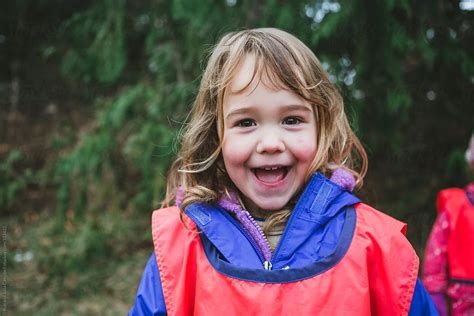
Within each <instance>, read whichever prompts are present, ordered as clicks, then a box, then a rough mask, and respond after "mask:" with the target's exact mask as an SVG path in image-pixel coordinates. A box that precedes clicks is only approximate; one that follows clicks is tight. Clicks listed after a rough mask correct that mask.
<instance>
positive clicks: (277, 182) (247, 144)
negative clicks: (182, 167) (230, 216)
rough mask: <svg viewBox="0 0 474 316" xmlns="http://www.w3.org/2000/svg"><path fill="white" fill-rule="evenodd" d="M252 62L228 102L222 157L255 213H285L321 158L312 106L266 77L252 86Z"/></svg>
mask: <svg viewBox="0 0 474 316" xmlns="http://www.w3.org/2000/svg"><path fill="white" fill-rule="evenodd" d="M254 66H255V57H254V56H252V55H249V56H247V57H246V58H245V59H244V60H243V61H242V62H241V64H240V66H239V67H238V68H237V71H236V74H235V76H234V78H233V80H232V82H231V83H230V85H229V87H228V88H227V91H226V93H225V96H224V104H223V127H224V129H223V130H224V132H223V139H222V155H223V159H224V165H225V168H226V170H227V173H228V175H229V177H230V179H231V180H232V182H233V183H234V184H235V186H236V187H237V188H238V189H239V190H240V192H242V194H243V195H244V196H243V199H244V202H245V204H246V207H247V208H248V209H249V210H252V211H258V210H266V211H276V210H280V209H282V208H283V207H285V205H287V203H288V202H289V200H290V199H291V198H292V197H293V195H294V194H295V193H296V192H298V190H299V189H300V188H301V187H302V186H303V185H304V182H305V175H306V171H307V170H308V168H309V166H310V164H311V162H312V161H313V158H314V156H315V153H316V122H315V116H314V111H313V108H312V106H311V105H310V104H309V103H308V102H307V101H305V100H304V99H303V98H301V97H300V96H299V95H297V94H296V93H294V92H292V91H289V90H276V89H275V88H271V87H269V85H267V84H266V82H268V80H267V79H266V78H265V77H263V76H262V77H260V76H258V75H257V76H255V78H254V80H253V81H252V82H251V83H250V85H248V87H247V88H246V89H244V90H243V91H241V90H242V89H243V88H244V87H245V86H246V85H247V84H248V82H249V81H250V80H251V78H252V74H253V70H254Z"/></svg>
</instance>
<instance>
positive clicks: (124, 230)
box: [2, 212, 152, 315]
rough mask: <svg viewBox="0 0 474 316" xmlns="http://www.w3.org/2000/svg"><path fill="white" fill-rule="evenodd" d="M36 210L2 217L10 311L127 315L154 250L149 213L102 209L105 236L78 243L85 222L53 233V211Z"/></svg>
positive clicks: (41, 313)
mask: <svg viewBox="0 0 474 316" xmlns="http://www.w3.org/2000/svg"><path fill="white" fill-rule="evenodd" d="M33 214H34V213H26V214H24V215H23V216H21V217H20V216H17V217H13V218H9V219H6V220H5V221H3V219H2V222H5V223H6V225H5V226H6V227H7V240H6V242H7V243H6V245H7V265H6V268H7V269H6V276H7V291H6V293H7V297H6V303H7V309H6V310H7V313H6V315H9V314H11V315H31V314H34V315H99V314H100V315H125V314H126V313H127V312H128V310H129V309H130V308H131V306H132V305H133V302H134V298H135V293H136V289H137V287H138V284H139V281H140V277H141V273H142V271H143V268H144V266H145V264H146V262H147V260H148V258H149V256H150V255H151V252H152V245H151V235H150V232H149V228H147V226H148V223H147V222H149V217H147V216H141V217H142V218H139V219H138V220H136V221H135V222H133V223H132V222H131V221H130V220H129V219H127V214H119V213H115V214H100V215H99V216H98V217H97V223H98V224H99V225H102V226H100V227H99V228H100V230H102V231H105V233H104V234H103V235H99V236H98V237H99V238H101V240H93V239H92V240H89V241H87V244H86V245H85V246H84V245H83V246H80V244H81V242H78V241H77V239H80V238H81V237H80V234H81V229H83V227H82V226H84V225H85V224H77V223H75V224H74V225H76V227H74V228H68V230H69V231H65V232H64V233H60V234H57V233H56V234H54V233H52V232H53V231H54V221H53V218H54V217H53V216H51V215H50V214H48V213H46V212H45V213H42V214H40V215H33ZM105 223H107V225H108V226H106V225H105ZM70 225H72V224H70ZM132 236H133V239H132V238H131V237H132ZM95 244H98V245H100V247H96V245H95ZM72 245H79V246H78V248H80V247H82V248H83V249H82V250H81V249H76V248H75V247H71V246H72ZM84 247H85V248H86V251H84ZM94 247H95V248H94ZM90 249H92V250H97V249H103V250H104V251H103V253H98V252H94V251H92V252H91V251H89V250H90Z"/></svg>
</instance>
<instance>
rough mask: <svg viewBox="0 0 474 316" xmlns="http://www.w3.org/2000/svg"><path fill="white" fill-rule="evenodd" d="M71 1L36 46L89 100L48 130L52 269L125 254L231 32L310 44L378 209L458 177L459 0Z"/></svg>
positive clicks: (462, 112) (6, 187)
mask: <svg viewBox="0 0 474 316" xmlns="http://www.w3.org/2000/svg"><path fill="white" fill-rule="evenodd" d="M13 3H14V2H12V6H13ZM25 3H27V2H21V7H22V10H25V12H26V8H27V7H28V6H27V5H26V4H25ZM41 3H42V5H43V6H44V7H48V6H49V7H63V6H62V5H60V3H59V2H54V1H43V2H41ZM19 6H20V5H19ZM71 6H73V8H71V9H70V10H72V11H73V12H74V14H72V15H71V16H69V17H67V18H66V19H64V18H62V20H61V21H60V22H61V23H60V27H59V34H58V36H57V37H54V39H55V42H53V43H51V42H48V43H45V44H43V43H41V44H42V45H41V47H46V48H45V49H43V56H45V57H46V58H48V59H49V61H54V60H55V59H53V57H55V58H56V59H57V60H59V62H58V63H59V64H60V68H61V71H62V73H63V75H64V78H65V79H66V81H67V82H68V83H70V84H71V85H72V86H74V85H75V84H76V83H79V82H80V83H81V84H80V86H81V87H82V88H83V90H79V89H78V90H79V91H77V93H78V95H81V94H83V95H84V96H87V97H89V98H90V96H91V95H92V96H93V97H94V98H95V102H94V103H93V106H91V107H92V109H93V110H94V115H93V116H92V119H91V120H90V122H88V123H87V124H86V125H85V126H81V128H80V130H79V132H78V133H77V134H76V135H75V137H67V138H61V137H57V138H55V139H54V140H53V141H52V143H51V144H50V147H49V148H48V149H51V150H53V151H58V152H59V157H58V158H57V160H56V161H54V162H50V164H47V168H48V173H45V174H44V184H46V185H47V186H49V185H51V184H53V185H54V188H57V191H56V217H55V218H54V224H51V227H49V228H48V229H47V230H45V231H44V232H41V233H40V235H42V236H52V237H51V239H52V240H51V241H50V243H49V244H48V243H45V244H44V245H38V247H37V252H38V253H42V254H44V256H41V257H40V259H39V262H40V267H41V268H42V269H44V270H46V271H47V272H48V273H49V275H50V277H51V279H57V280H60V279H61V277H63V276H64V275H67V274H69V273H70V272H71V271H72V273H74V274H80V271H81V269H82V268H83V267H85V266H87V265H88V264H89V263H90V262H94V263H98V264H100V263H103V262H104V261H105V256H106V255H107V256H111V257H112V258H118V257H120V256H121V255H122V256H124V257H126V255H124V254H123V253H125V252H126V251H127V250H126V249H127V247H128V249H133V247H138V246H139V245H140V243H143V242H144V240H147V236H146V234H147V233H149V231H147V230H146V229H145V227H147V224H146V223H147V222H148V221H149V212H150V211H151V209H153V208H156V207H158V206H159V202H160V200H161V199H162V198H163V193H164V190H165V184H166V183H165V177H166V174H167V170H168V167H169V164H170V162H171V160H172V159H173V157H174V154H175V152H176V149H177V148H176V147H177V146H176V144H177V143H176V135H177V131H178V130H179V128H180V127H181V125H182V123H183V122H184V120H185V118H186V116H187V115H188V113H189V109H190V106H191V104H192V102H193V96H194V95H195V92H196V89H197V85H198V83H199V78H200V75H201V73H202V70H203V68H204V64H205V59H206V57H207V55H208V53H209V50H210V48H211V47H212V45H214V44H215V43H216V41H217V40H218V39H219V38H220V37H221V36H222V35H223V34H224V33H226V32H228V31H235V30H240V29H243V28H251V27H260V26H272V27H279V28H282V29H284V30H287V31H289V32H291V33H293V34H295V35H296V36H297V37H298V38H300V39H301V40H302V41H303V42H305V43H307V44H308V46H309V47H310V48H311V49H312V50H313V51H314V52H315V53H316V55H317V56H318V58H319V59H320V60H321V62H322V63H323V65H324V66H325V67H326V68H327V70H328V72H329V73H330V75H331V80H333V81H334V82H335V83H336V84H337V85H338V86H339V87H340V90H341V92H342V94H343V96H344V99H345V102H346V107H347V113H349V114H350V117H351V120H352V121H353V122H352V123H353V126H354V127H356V131H357V133H358V135H359V136H360V137H361V139H362V142H363V143H364V145H365V146H366V147H367V148H368V149H369V155H370V159H371V164H370V165H371V173H370V176H372V177H375V178H376V179H377V181H373V182H374V183H375V185H372V188H377V190H379V192H378V193H377V192H375V193H373V196H378V195H380V196H383V192H390V196H389V197H387V198H386V201H384V203H385V204H384V203H382V205H375V206H381V208H382V209H384V206H388V207H389V208H388V209H389V210H390V208H399V209H404V210H406V211H405V213H395V212H396V211H394V213H392V214H394V215H397V214H399V215H400V214H401V217H404V216H412V217H416V216H417V215H416V214H418V213H422V212H419V210H424V211H423V212H424V213H425V214H426V213H427V212H430V211H431V204H430V203H431V202H432V201H431V200H430V199H431V198H432V196H433V195H434V193H433V192H435V191H436V190H438V189H439V188H440V187H442V186H445V185H447V184H448V183H449V184H456V181H458V183H460V182H461V181H460V179H465V177H464V176H465V170H464V169H463V168H462V165H463V161H462V155H461V153H462V151H463V148H464V146H465V144H466V143H467V139H468V137H469V135H470V133H471V132H472V128H473V125H472V117H474V107H472V93H471V90H472V80H473V79H472V78H473V77H474V60H473V57H472V56H474V55H473V53H474V52H473V45H472V43H474V39H473V38H472V35H473V34H474V33H473V32H472V28H473V27H474V26H473V24H472V21H473V19H472V17H473V15H472V14H473V11H471V12H466V11H461V10H460V9H459V7H458V5H457V4H456V2H446V1H442V0H434V1H431V2H429V3H423V2H410V1H407V0H403V1H395V0H386V1H378V0H377V1H375V0H372V1H364V2H361V1H348V0H341V1H335V0H321V1H303V0H297V1H291V2H288V1H277V0H268V1H264V2H261V1H260V2H254V1H248V0H243V1H240V0H237V1H232V0H228V1H212V0H204V1H199V2H198V1H186V0H172V1H151V0H145V1H138V2H137V1H125V0H119V1H112V0H101V1H95V2H77V3H74V4H71ZM0 14H3V13H0ZM61 17H64V15H62V16H61ZM15 23H16V22H15ZM51 25H53V23H51ZM56 27H57V23H56V21H55V24H54V28H56ZM91 107H88V109H91ZM21 161H22V159H21V154H20V152H18V151H13V152H11V153H10V154H9V155H8V157H7V158H6V159H5V160H3V161H1V162H0V207H1V208H5V207H8V206H9V205H12V203H14V202H15V200H16V199H17V198H18V197H19V196H20V193H21V192H22V191H23V190H24V189H25V188H26V187H27V185H28V183H29V181H30V180H31V179H32V178H31V177H32V176H31V173H30V172H28V171H27V172H18V171H17V168H15V167H16V166H15V164H17V163H20V162H21ZM434 170H436V172H434ZM377 175H378V177H379V178H377ZM367 182H368V183H369V185H370V179H369V181H367ZM369 190H370V189H369ZM394 192H396V193H394ZM406 192H409V193H406ZM370 193H371V191H369V195H370ZM397 194H398V195H397ZM387 195H388V194H387ZM417 212H418V213H417ZM413 214H415V215H413ZM422 215H423V214H422ZM425 217H426V216H425ZM402 219H403V218H402ZM137 221H139V223H140V225H139V224H136V222H137ZM121 223H122V224H121ZM415 223H416V221H415ZM412 231H413V230H412ZM414 231H417V230H416V229H415V230H414ZM419 231H423V232H424V231H426V229H425V230H419ZM136 232H140V233H139V237H137V236H135V233H136ZM122 234H123V235H122ZM411 237H412V238H415V241H417V242H421V241H422V240H423V238H425V236H411ZM110 240H113V241H114V242H113V243H112V242H111V241H110ZM51 243H53V244H54V247H51ZM118 245H120V246H118ZM147 246H149V245H147ZM56 276H60V278H55V277H56ZM81 282H82V281H81ZM81 282H80V283H81ZM86 283H87V282H86V280H83V282H82V283H81V284H79V285H77V286H78V287H80V286H82V285H84V284H86ZM72 284H74V283H72ZM73 288H75V286H70V289H73Z"/></svg>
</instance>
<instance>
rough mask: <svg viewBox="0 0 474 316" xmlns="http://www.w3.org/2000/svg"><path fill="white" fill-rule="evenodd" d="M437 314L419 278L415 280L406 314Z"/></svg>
mask: <svg viewBox="0 0 474 316" xmlns="http://www.w3.org/2000/svg"><path fill="white" fill-rule="evenodd" d="M434 315H436V316H437V315H439V313H438V311H437V310H436V307H435V305H434V304H433V301H432V300H431V297H430V295H429V294H428V292H427V291H426V289H425V287H424V286H423V284H422V283H421V281H420V279H417V280H416V285H415V291H414V293H413V298H412V300H411V305H410V311H409V312H408V316H434Z"/></svg>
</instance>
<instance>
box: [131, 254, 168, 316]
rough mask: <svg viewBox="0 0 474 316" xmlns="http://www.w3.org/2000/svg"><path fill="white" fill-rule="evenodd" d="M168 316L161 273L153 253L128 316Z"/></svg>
mask: <svg viewBox="0 0 474 316" xmlns="http://www.w3.org/2000/svg"><path fill="white" fill-rule="evenodd" d="M158 315H160V316H161V315H166V306H165V299H164V297H163V289H162V287H161V279H160V272H159V271H158V264H157V263H156V257H155V254H154V253H153V254H152V255H151V257H150V259H149V260H148V263H147V264H146V267H145V270H144V271H143V275H142V279H141V281H140V285H139V286H138V290H137V295H136V297H135V303H134V305H133V307H132V309H130V312H129V313H128V316H158Z"/></svg>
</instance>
